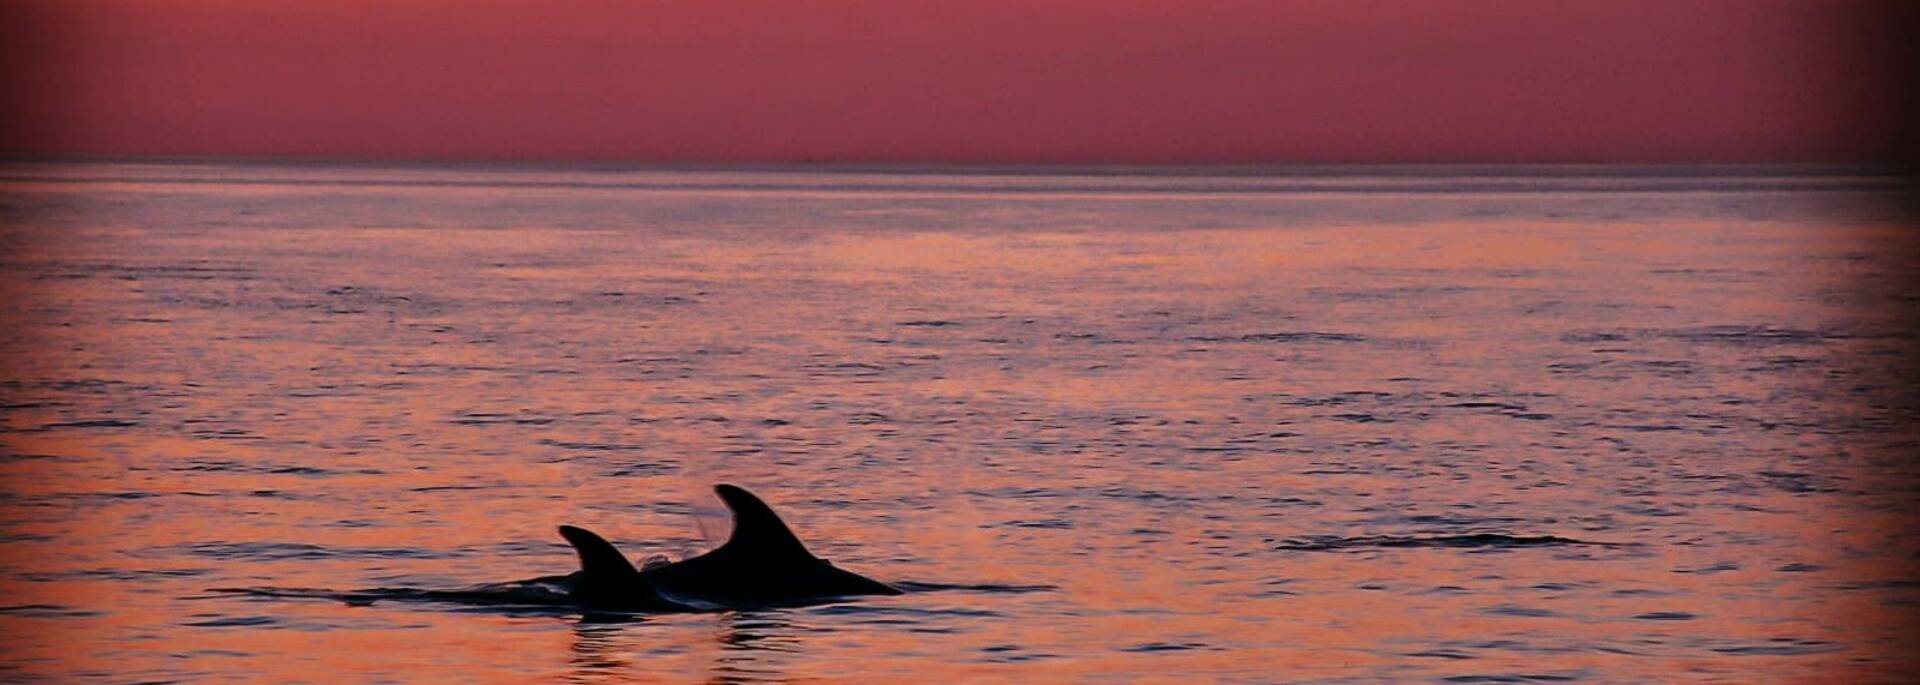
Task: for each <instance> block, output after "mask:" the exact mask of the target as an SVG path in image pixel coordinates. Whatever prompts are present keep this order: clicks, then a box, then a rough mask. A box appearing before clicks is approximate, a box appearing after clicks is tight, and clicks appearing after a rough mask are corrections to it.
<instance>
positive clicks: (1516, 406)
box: [1445, 402, 1527, 411]
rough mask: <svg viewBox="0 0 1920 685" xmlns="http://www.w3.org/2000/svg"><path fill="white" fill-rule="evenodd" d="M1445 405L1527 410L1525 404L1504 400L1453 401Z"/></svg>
mask: <svg viewBox="0 0 1920 685" xmlns="http://www.w3.org/2000/svg"><path fill="white" fill-rule="evenodd" d="M1445 406H1448V407H1455V408H1460V409H1499V410H1502V411H1526V410H1527V408H1526V406H1525V405H1519V404H1508V403H1506V402H1455V403H1453V404H1449V405H1445Z"/></svg>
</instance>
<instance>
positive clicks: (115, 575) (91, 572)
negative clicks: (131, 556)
mask: <svg viewBox="0 0 1920 685" xmlns="http://www.w3.org/2000/svg"><path fill="white" fill-rule="evenodd" d="M212 572H213V569H210V568H175V569H107V568H98V569H83V570H77V571H45V572H34V573H23V574H20V577H21V578H24V579H26V580H30V581H35V582H62V581H73V580H111V581H116V582H122V583H140V582H159V581H165V580H168V579H173V578H193V577H196V576H203V575H206V574H208V573H212Z"/></svg>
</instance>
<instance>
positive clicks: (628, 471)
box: [606, 462, 680, 478]
mask: <svg viewBox="0 0 1920 685" xmlns="http://www.w3.org/2000/svg"><path fill="white" fill-rule="evenodd" d="M679 470H680V467H679V466H678V465H675V464H659V463H653V462H635V463H632V464H626V465H623V466H619V467H617V468H614V469H612V470H609V471H607V472H606V477H608V478H626V477H629V476H662V475H667V474H671V473H675V472H678V471H679Z"/></svg>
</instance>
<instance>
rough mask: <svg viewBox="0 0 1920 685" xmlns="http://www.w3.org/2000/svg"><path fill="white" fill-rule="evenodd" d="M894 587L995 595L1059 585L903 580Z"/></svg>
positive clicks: (1050, 590) (1025, 591)
mask: <svg viewBox="0 0 1920 685" xmlns="http://www.w3.org/2000/svg"><path fill="white" fill-rule="evenodd" d="M893 586H894V587H897V588H900V589H901V590H905V591H907V592H979V593H984V594H993V595H1024V594H1027V593H1031V592H1053V591H1055V590H1058V589H1060V586H1058V585H1018V584H1008V583H933V582H927V581H916V580H903V581H899V582H896V583H893Z"/></svg>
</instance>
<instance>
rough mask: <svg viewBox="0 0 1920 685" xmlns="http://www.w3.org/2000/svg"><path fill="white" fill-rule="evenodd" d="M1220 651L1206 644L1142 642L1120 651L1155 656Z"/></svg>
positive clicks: (1122, 648)
mask: <svg viewBox="0 0 1920 685" xmlns="http://www.w3.org/2000/svg"><path fill="white" fill-rule="evenodd" d="M1201 649H1204V650H1216V651H1217V650H1219V649H1220V648H1219V647H1214V646H1212V645H1209V644H1207V643H1204V642H1142V643H1140V644H1137V645H1131V646H1127V647H1121V648H1120V651H1122V652H1127V653H1130V654H1153V653H1156V652H1190V651H1193V650H1201Z"/></svg>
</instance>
